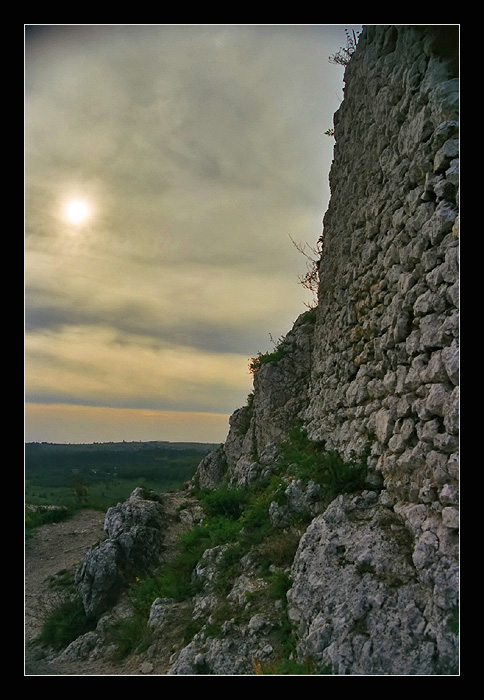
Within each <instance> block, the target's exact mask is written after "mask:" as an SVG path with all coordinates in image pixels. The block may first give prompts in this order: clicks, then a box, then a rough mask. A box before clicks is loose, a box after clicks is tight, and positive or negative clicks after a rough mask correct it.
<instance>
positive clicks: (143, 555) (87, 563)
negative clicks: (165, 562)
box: [75, 488, 164, 617]
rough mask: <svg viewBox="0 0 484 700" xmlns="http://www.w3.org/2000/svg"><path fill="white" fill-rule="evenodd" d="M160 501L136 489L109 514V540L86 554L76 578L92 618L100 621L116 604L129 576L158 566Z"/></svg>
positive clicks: (160, 539) (160, 547)
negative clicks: (97, 618)
mask: <svg viewBox="0 0 484 700" xmlns="http://www.w3.org/2000/svg"><path fill="white" fill-rule="evenodd" d="M160 498H161V497H160V496H159V495H158V494H156V493H154V492H148V491H147V490H145V489H142V488H137V489H135V490H134V491H133V493H132V494H131V496H130V497H129V498H128V500H127V501H125V502H124V503H120V504H118V505H117V506H115V507H113V508H109V510H108V511H107V513H106V518H105V522H104V529H105V531H106V533H107V539H105V540H103V541H102V542H101V543H100V544H99V545H98V546H97V547H94V548H92V549H91V550H90V551H89V552H88V553H87V555H86V557H85V559H84V562H83V563H82V564H81V566H80V567H79V569H78V570H77V571H76V576H75V582H76V586H77V588H78V591H79V593H80V595H81V598H82V601H83V605H84V609H85V611H86V614H87V615H88V616H89V617H98V616H99V615H100V614H101V613H103V612H104V611H105V610H107V609H108V608H109V607H110V606H111V605H112V604H114V603H115V602H116V600H117V597H118V595H119V593H120V591H121V589H122V587H123V585H124V584H125V583H126V580H127V578H126V577H127V576H133V575H136V574H140V573H145V572H147V571H149V570H150V569H151V568H152V567H153V566H154V565H155V563H156V561H157V557H158V556H159V555H160V553H161V551H162V546H163V522H164V509H163V506H162V504H161V502H160Z"/></svg>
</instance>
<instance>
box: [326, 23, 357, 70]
mask: <svg viewBox="0 0 484 700" xmlns="http://www.w3.org/2000/svg"><path fill="white" fill-rule="evenodd" d="M345 34H346V46H342V47H341V48H340V50H339V51H337V52H336V53H334V54H333V55H332V56H330V57H329V62H330V63H336V65H339V66H346V65H347V64H348V63H349V60H350V58H351V56H352V55H353V53H354V52H355V49H356V44H357V43H358V39H359V37H360V34H361V32H355V31H354V30H353V31H352V32H351V33H350V32H349V31H348V29H345Z"/></svg>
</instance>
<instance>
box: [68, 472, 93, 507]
mask: <svg viewBox="0 0 484 700" xmlns="http://www.w3.org/2000/svg"><path fill="white" fill-rule="evenodd" d="M71 489H72V493H73V494H74V496H75V498H76V500H77V501H78V502H79V503H85V501H87V499H88V496H89V486H88V485H87V484H86V483H85V482H84V480H83V479H82V477H81V476H79V475H76V476H75V477H74V479H73V480H72V484H71Z"/></svg>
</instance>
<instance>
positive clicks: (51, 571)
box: [25, 510, 105, 675]
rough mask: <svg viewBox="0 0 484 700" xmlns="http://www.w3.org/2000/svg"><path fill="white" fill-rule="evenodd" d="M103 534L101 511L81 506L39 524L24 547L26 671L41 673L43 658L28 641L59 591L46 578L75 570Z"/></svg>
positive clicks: (40, 623)
mask: <svg viewBox="0 0 484 700" xmlns="http://www.w3.org/2000/svg"><path fill="white" fill-rule="evenodd" d="M103 537H105V533H104V513H101V512H99V511H94V510H81V511H79V512H78V513H76V515H75V516H74V517H73V518H71V519H69V520H66V521H64V522H59V523H51V524H49V525H42V526H41V527H39V528H38V529H37V531H36V533H35V535H34V536H33V538H32V540H29V541H28V542H27V544H26V547H25V641H26V654H25V672H26V675H32V674H36V673H37V672H40V674H41V675H44V674H45V673H50V671H47V670H46V668H44V666H45V667H46V662H45V663H42V661H43V660H42V659H39V658H37V654H35V653H34V652H33V650H32V649H31V647H30V643H31V642H32V641H33V640H34V639H35V638H36V637H37V636H38V634H39V632H40V629H41V626H42V620H43V618H44V617H45V614H46V613H47V612H48V611H49V610H50V609H52V607H54V606H55V604H56V602H57V601H58V595H56V593H55V592H53V591H52V589H51V587H50V585H49V582H50V579H51V577H52V576H54V575H55V574H57V573H58V572H59V571H64V570H67V571H74V570H75V569H76V568H77V566H78V565H79V564H80V563H81V562H82V560H83V559H84V556H85V554H86V552H87V551H88V550H89V548H90V547H91V546H92V545H93V544H95V543H96V542H97V541H99V540H100V539H102V538H103Z"/></svg>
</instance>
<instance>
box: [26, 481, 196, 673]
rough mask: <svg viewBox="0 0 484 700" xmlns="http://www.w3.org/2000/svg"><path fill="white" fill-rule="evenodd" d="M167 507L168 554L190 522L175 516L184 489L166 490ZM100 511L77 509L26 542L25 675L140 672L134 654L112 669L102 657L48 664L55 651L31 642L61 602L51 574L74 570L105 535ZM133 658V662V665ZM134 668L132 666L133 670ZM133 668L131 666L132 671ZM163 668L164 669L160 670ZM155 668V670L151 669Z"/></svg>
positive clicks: (41, 528)
mask: <svg viewBox="0 0 484 700" xmlns="http://www.w3.org/2000/svg"><path fill="white" fill-rule="evenodd" d="M166 495H167V499H166V501H165V507H166V512H167V515H168V516H169V523H170V524H169V526H168V527H167V531H166V532H165V543H166V545H167V550H166V552H165V557H164V559H165V560H168V559H169V558H170V556H171V554H172V552H173V551H174V549H175V546H176V542H177V541H178V538H179V535H180V532H182V531H184V530H186V529H187V528H188V527H190V522H183V519H181V520H180V518H178V517H177V512H178V510H179V508H180V506H181V505H182V504H186V503H187V502H188V500H190V499H187V496H186V495H185V494H183V493H182V492H179V493H178V492H173V493H170V494H166ZM104 516H105V514H104V513H101V512H99V511H92V510H83V511H79V512H78V513H77V514H76V515H75V516H74V517H73V518H71V519H69V520H66V521H65V522H60V523H52V524H50V525H43V526H41V527H39V528H38V530H37V531H36V534H35V536H34V537H33V539H32V540H31V541H29V542H28V543H27V545H26V550H25V642H26V644H25V675H110V674H113V675H125V674H127V675H132V673H133V672H134V673H136V674H137V673H139V672H140V671H139V666H140V664H139V663H138V661H137V660H136V659H133V660H132V661H131V662H130V661H129V660H127V662H126V663H125V664H123V665H122V666H121V667H120V666H118V667H117V669H113V668H112V666H114V664H108V663H106V661H105V660H102V659H101V658H100V659H99V660H98V661H95V662H88V663H82V664H81V667H82V668H81V667H80V666H79V664H61V665H59V664H52V663H50V662H51V661H52V658H54V656H55V654H54V653H52V654H49V652H48V651H46V650H43V649H40V648H39V647H38V645H35V644H33V642H34V640H35V639H36V638H37V637H38V635H39V632H40V630H41V627H42V621H43V619H44V618H45V615H46V613H47V612H48V611H49V610H50V609H52V608H53V607H55V606H56V604H58V602H59V594H56V593H55V590H54V591H53V589H52V586H51V585H50V584H51V577H53V576H55V575H56V574H58V573H59V572H61V571H72V572H74V571H75V570H76V569H77V567H78V566H79V565H80V564H81V563H82V562H83V560H84V557H85V555H86V553H87V551H88V550H89V549H90V547H92V545H94V544H95V543H96V542H98V541H99V540H100V539H102V538H104V537H105V536H106V533H105V532H104ZM134 664H137V666H134ZM134 669H135V670H134ZM133 670H134V671H133ZM163 672H164V671H162V673H163ZM155 673H156V671H155Z"/></svg>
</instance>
